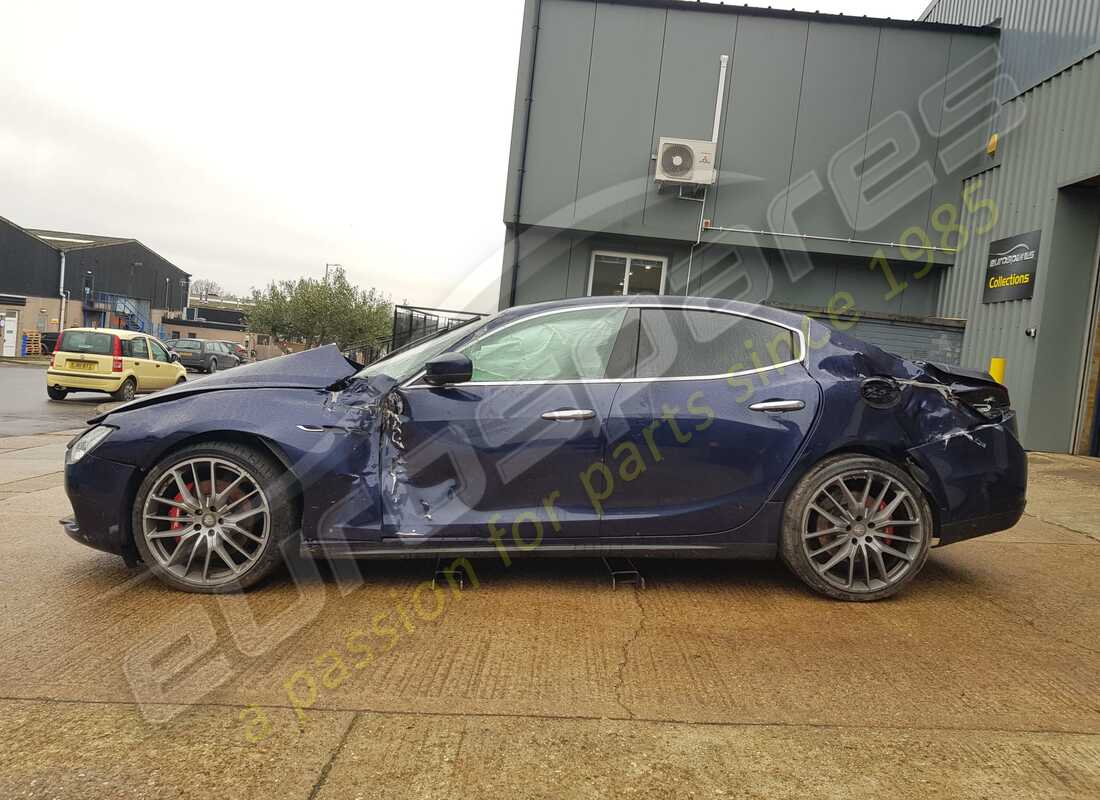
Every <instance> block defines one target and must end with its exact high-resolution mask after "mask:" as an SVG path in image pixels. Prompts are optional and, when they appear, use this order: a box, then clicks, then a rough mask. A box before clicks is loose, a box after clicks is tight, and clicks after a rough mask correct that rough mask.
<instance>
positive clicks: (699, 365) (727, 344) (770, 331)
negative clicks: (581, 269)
mask: <svg viewBox="0 0 1100 800" xmlns="http://www.w3.org/2000/svg"><path fill="white" fill-rule="evenodd" d="M799 358H801V353H799V339H798V336H797V334H796V333H795V332H794V331H792V330H790V329H789V328H784V327H782V326H780V325H775V324H773V323H770V322H765V321H763V320H759V319H753V318H751V317H741V316H738V315H736V314H726V313H723V312H720V311H701V310H692V309H682V308H643V309H642V322H641V332H640V334H639V337H638V367H637V376H638V377H639V378H684V377H691V376H710V375H728V374H731V373H735V372H747V371H750V370H757V369H764V368H769V367H776V366H779V365H781V364H787V363H790V362H792V361H797V360H798V359H799Z"/></svg>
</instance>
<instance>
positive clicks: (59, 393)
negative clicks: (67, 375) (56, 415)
mask: <svg viewBox="0 0 1100 800" xmlns="http://www.w3.org/2000/svg"><path fill="white" fill-rule="evenodd" d="M46 394H47V395H49V397H50V399H51V400H64V399H65V398H66V397H68V396H69V393H68V392H67V391H65V390H64V389H58V388H57V387H56V386H47V387H46Z"/></svg>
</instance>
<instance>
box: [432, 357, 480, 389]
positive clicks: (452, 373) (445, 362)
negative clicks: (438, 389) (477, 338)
mask: <svg viewBox="0 0 1100 800" xmlns="http://www.w3.org/2000/svg"><path fill="white" fill-rule="evenodd" d="M473 375H474V362H472V361H470V357H469V356H466V355H463V354H462V353H442V354H441V355H438V356H436V357H435V358H433V359H432V360H431V361H429V362H428V363H427V364H425V365H424V383H428V384H431V385H432V386H443V385H445V384H448V383H465V382H466V381H468V380H470V378H472V377H473Z"/></svg>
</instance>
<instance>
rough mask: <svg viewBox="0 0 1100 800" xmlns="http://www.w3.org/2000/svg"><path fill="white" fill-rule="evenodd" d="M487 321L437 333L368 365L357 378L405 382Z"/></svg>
mask: <svg viewBox="0 0 1100 800" xmlns="http://www.w3.org/2000/svg"><path fill="white" fill-rule="evenodd" d="M486 321H487V320H484V319H478V320H473V321H472V322H468V323H466V324H465V325H459V326H458V327H457V328H451V329H450V330H448V331H443V332H442V333H437V334H436V335H435V336H432V337H430V338H427V339H423V340H421V341H420V342H418V343H416V344H414V345H413V346H412V347H407V348H405V349H403V350H398V351H397V352H395V353H394V354H393V355H390V356H386V357H385V358H383V359H382V360H381V361H375V362H374V363H373V364H368V365H367V366H366V367H364V368H363V369H362V370H360V371H359V373H358V374H357V375H356V376H355V377H357V378H371V377H373V376H375V375H389V376H390V377H391V378H393V379H395V380H404V379H405V378H407V377H409V376H411V375H413V374H415V373H416V372H418V371H419V370H420V369H421V368H422V367H423V366H424V362H426V361H427V360H428V359H430V358H434V357H435V356H437V355H439V354H440V353H446V352H447V351H448V350H450V349H451V347H452V346H454V344H455V343H456V342H458V341H460V340H461V339H464V338H465V337H466V336H468V335H469V334H471V333H473V332H474V331H475V330H477V329H478V328H480V327H481V326H482V324H484V323H485V322H486Z"/></svg>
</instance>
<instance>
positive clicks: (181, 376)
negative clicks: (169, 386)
mask: <svg viewBox="0 0 1100 800" xmlns="http://www.w3.org/2000/svg"><path fill="white" fill-rule="evenodd" d="M181 383H187V376H186V375H180V377H179V380H178V381H176V386H179V385H180V384H181Z"/></svg>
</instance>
